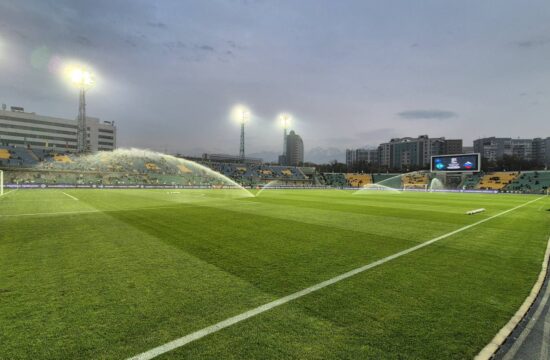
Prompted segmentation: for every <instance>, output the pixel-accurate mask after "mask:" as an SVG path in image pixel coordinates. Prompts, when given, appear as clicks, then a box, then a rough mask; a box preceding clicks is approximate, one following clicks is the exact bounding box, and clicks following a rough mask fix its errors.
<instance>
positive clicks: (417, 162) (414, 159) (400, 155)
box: [378, 135, 462, 169]
mask: <svg viewBox="0 0 550 360" xmlns="http://www.w3.org/2000/svg"><path fill="white" fill-rule="evenodd" d="M460 153H462V140H461V139H445V138H444V137H439V138H430V137H429V136H428V135H421V136H419V137H417V138H411V137H405V138H394V139H391V140H390V141H389V142H387V143H383V144H380V146H378V157H379V162H380V165H382V166H387V167H389V168H392V169H407V168H414V167H427V166H429V165H430V159H431V157H432V156H433V155H443V154H460Z"/></svg>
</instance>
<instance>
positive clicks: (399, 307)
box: [0, 189, 550, 359]
mask: <svg viewBox="0 0 550 360" xmlns="http://www.w3.org/2000/svg"><path fill="white" fill-rule="evenodd" d="M478 208H484V209H486V211H485V212H482V213H479V214H476V215H470V216H469V215H465V213H466V212H467V211H469V210H474V209H478ZM549 235H550V197H548V196H544V197H541V196H530V195H492V194H457V193H455V194H451V193H426V192H390V191H362V192H360V193H354V192H352V191H344V190H265V191H263V192H261V194H259V196H251V195H249V194H248V193H247V192H245V191H244V190H242V191H241V190H141V189H140V190H138V189H136V190H77V189H66V190H57V189H56V190H15V191H13V190H7V191H6V193H5V195H4V196H2V197H0V359H38V358H40V359H62V358H69V359H80V358H90V359H91V358H94V359H127V358H131V357H133V356H138V355H140V354H143V356H142V358H149V357H152V356H153V355H155V356H156V355H159V356H158V358H159V359H184V358H185V359H187V358H197V359H199V358H200V359H281V358H300V359H328V358H332V359H365V358H369V359H370V358H372V359H386V358H387V359H464V358H473V357H474V356H475V355H476V354H477V353H478V352H479V351H480V350H481V349H482V348H483V347H484V346H485V345H486V344H487V343H488V342H489V341H490V340H491V339H492V338H493V337H494V336H495V334H496V333H497V332H498V331H499V330H500V329H501V328H502V326H504V325H505V324H506V323H507V322H508V321H509V320H510V318H511V317H512V316H513V315H514V313H515V312H516V311H517V309H518V308H519V307H520V305H521V304H522V303H523V301H524V300H525V298H526V297H527V296H528V294H529V292H530V291H531V288H532V286H533V284H534V283H535V281H536V279H537V277H538V275H539V272H540V270H541V263H542V260H543V257H544V254H545V251H546V246H547V244H548V240H549ZM226 320H228V321H226ZM224 321H225V322H224ZM216 324H218V325H216ZM213 325H216V326H214V327H213ZM201 330H203V331H201ZM190 340H193V341H190ZM166 344H168V345H166ZM150 350H153V351H152V352H149V353H148V351H150ZM144 353H145V354H144ZM149 355H151V356H149Z"/></svg>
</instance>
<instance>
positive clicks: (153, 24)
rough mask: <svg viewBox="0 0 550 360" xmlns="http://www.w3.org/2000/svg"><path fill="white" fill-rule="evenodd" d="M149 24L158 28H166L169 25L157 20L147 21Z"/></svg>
mask: <svg viewBox="0 0 550 360" xmlns="http://www.w3.org/2000/svg"><path fill="white" fill-rule="evenodd" d="M147 25H148V26H150V27H153V28H158V29H166V28H167V27H168V25H166V24H165V23H163V22H160V21H156V22H153V21H149V22H148V23H147Z"/></svg>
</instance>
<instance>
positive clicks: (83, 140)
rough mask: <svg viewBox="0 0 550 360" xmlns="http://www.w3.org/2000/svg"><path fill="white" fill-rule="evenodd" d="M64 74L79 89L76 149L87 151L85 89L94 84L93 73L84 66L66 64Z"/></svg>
mask: <svg viewBox="0 0 550 360" xmlns="http://www.w3.org/2000/svg"><path fill="white" fill-rule="evenodd" d="M64 74H65V76H66V77H67V78H68V79H69V82H70V83H71V84H72V85H73V86H76V87H78V89H79V100H78V127H77V142H76V143H77V151H78V152H81V153H82V152H87V151H88V150H89V149H88V134H87V126H86V91H87V90H89V89H90V88H91V87H92V86H93V85H94V84H95V80H94V75H93V74H92V72H91V71H90V70H89V69H87V68H86V67H85V66H82V65H74V64H70V65H67V66H66V67H65V69H64Z"/></svg>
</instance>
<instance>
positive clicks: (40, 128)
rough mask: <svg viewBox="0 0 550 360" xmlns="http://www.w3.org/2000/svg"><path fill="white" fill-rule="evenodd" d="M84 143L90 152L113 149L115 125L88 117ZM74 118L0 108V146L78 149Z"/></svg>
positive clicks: (63, 149)
mask: <svg viewBox="0 0 550 360" xmlns="http://www.w3.org/2000/svg"><path fill="white" fill-rule="evenodd" d="M86 125H87V132H86V133H87V142H88V149H90V151H98V150H113V149H115V148H116V127H115V126H114V123H111V122H107V121H104V122H100V121H99V119H98V118H93V117H87V118H86ZM77 129H78V122H77V120H70V119H63V118H57V117H51V116H43V115H37V114H35V113H29V112H25V111H24V109H23V108H19V107H11V109H10V110H5V109H2V110H0V145H14V146H30V147H33V148H36V149H50V150H55V151H59V152H75V151H76V150H77Z"/></svg>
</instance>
